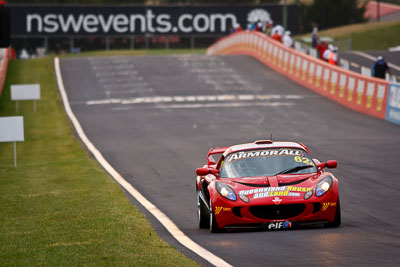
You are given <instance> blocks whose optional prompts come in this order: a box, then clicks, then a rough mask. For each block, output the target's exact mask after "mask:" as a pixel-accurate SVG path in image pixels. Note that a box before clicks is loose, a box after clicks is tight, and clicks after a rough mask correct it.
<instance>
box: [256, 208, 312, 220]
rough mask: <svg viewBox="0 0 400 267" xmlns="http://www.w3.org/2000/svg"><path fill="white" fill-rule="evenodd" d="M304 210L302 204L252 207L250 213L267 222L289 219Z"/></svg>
mask: <svg viewBox="0 0 400 267" xmlns="http://www.w3.org/2000/svg"><path fill="white" fill-rule="evenodd" d="M305 208H306V205H304V204H288V205H268V206H252V207H250V208H249V211H250V213H251V214H252V215H253V216H255V217H258V218H261V219H267V220H281V219H289V218H293V217H296V216H298V215H300V214H301V213H302V212H303V211H304V210H305Z"/></svg>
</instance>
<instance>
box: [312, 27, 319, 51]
mask: <svg viewBox="0 0 400 267" xmlns="http://www.w3.org/2000/svg"><path fill="white" fill-rule="evenodd" d="M318 41H319V37H318V28H317V26H314V28H313V31H312V33H311V45H312V48H316V47H317V46H318Z"/></svg>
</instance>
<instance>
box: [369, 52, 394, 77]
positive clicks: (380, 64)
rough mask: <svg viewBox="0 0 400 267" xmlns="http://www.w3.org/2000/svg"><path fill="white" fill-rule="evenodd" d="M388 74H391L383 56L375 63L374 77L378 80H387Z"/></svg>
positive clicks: (373, 68) (373, 67)
mask: <svg viewBox="0 0 400 267" xmlns="http://www.w3.org/2000/svg"><path fill="white" fill-rule="evenodd" d="M386 72H388V73H389V74H391V73H390V69H389V66H388V64H387V62H386V60H385V59H384V58H383V57H382V56H379V57H378V60H377V61H375V63H374V65H373V66H372V75H373V76H374V77H376V78H381V79H385V78H386Z"/></svg>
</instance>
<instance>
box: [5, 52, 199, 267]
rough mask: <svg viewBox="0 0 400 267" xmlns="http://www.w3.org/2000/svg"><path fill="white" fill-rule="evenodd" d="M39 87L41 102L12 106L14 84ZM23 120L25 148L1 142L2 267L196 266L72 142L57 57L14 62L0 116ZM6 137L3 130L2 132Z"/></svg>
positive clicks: (76, 143)
mask: <svg viewBox="0 0 400 267" xmlns="http://www.w3.org/2000/svg"><path fill="white" fill-rule="evenodd" d="M20 83H40V84H41V93H42V99H41V100H40V101H38V103H37V112H36V113H34V112H33V103H32V102H31V101H27V102H20V104H19V113H16V112H15V104H14V103H12V102H11V101H10V89H9V88H10V85H11V84H20ZM16 115H20V116H24V124H25V125H24V127H25V142H21V143H17V154H18V167H17V168H14V166H13V145H12V144H10V143H0V183H1V186H0V206H1V209H0V218H1V219H0V262H1V265H2V266H32V265H33V266H37V265H52V266H78V265H92V266H104V265H106V266H110V265H111V266H194V265H197V264H196V263H195V262H193V261H191V260H189V259H188V258H186V257H185V256H184V255H183V254H181V253H180V252H178V251H177V250H175V249H174V248H172V247H171V246H169V245H168V244H167V243H166V242H165V241H163V240H161V239H160V238H159V236H158V235H157V234H156V233H155V231H154V230H153V228H152V227H151V225H150V224H149V222H148V221H147V220H146V218H145V217H144V215H143V214H142V213H140V212H139V211H138V210H137V209H136V208H135V207H134V206H132V204H131V203H130V202H129V200H128V199H127V198H126V197H125V195H124V193H123V192H122V190H121V188H120V187H119V186H118V184H117V183H116V182H115V181H114V180H112V178H110V177H109V176H108V175H107V174H106V173H105V171H103V170H102V169H101V168H100V166H99V165H98V164H97V162H96V161H95V160H93V159H91V158H90V157H89V155H88V153H87V151H86V150H85V149H84V148H83V146H82V144H81V143H80V142H79V141H77V140H76V139H75V138H74V136H73V129H72V126H71V124H70V123H69V121H68V119H67V117H66V115H65V112H64V110H63V108H62V104H61V99H60V96H59V94H58V90H57V87H56V81H55V76H54V72H53V66H52V58H50V57H46V58H42V59H35V60H29V61H21V60H14V61H11V62H10V65H9V69H8V76H7V81H6V84H5V88H4V91H3V95H2V96H1V98H0V116H16ZM0 130H1V129H0Z"/></svg>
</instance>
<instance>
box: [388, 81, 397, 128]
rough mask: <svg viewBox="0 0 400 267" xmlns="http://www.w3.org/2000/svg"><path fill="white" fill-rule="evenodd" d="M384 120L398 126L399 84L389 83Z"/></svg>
mask: <svg viewBox="0 0 400 267" xmlns="http://www.w3.org/2000/svg"><path fill="white" fill-rule="evenodd" d="M386 120H388V121H390V122H394V123H397V124H400V84H399V83H390V84H389V94H388V99H387V107H386Z"/></svg>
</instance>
